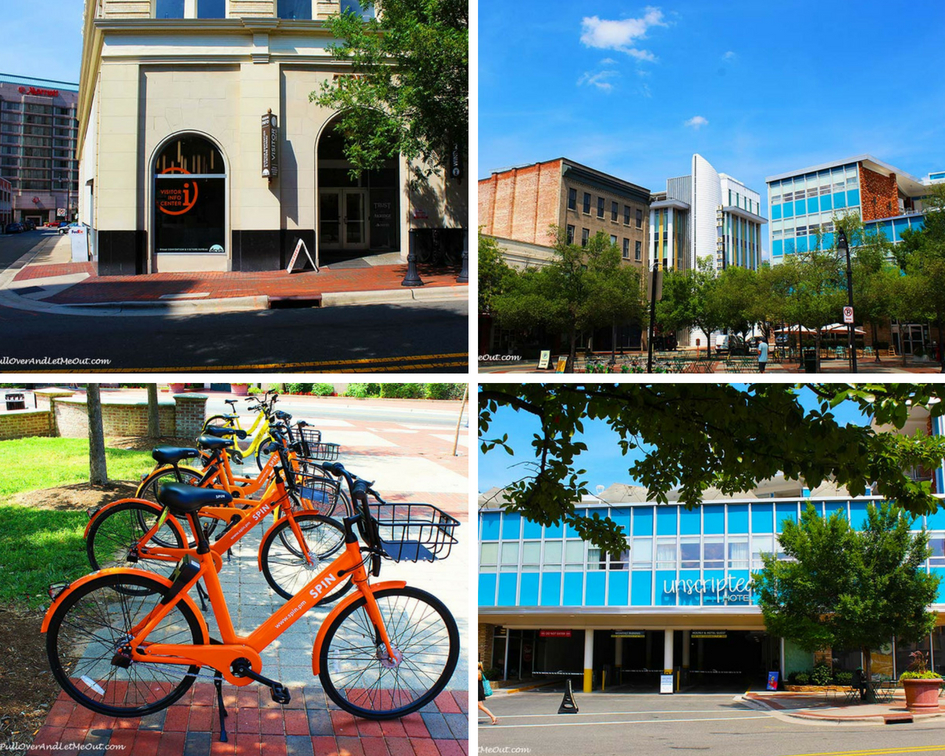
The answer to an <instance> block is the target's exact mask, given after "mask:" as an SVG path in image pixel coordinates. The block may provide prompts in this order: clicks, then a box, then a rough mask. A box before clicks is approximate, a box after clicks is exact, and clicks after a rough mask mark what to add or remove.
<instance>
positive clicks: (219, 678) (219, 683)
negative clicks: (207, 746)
mask: <svg viewBox="0 0 945 756" xmlns="http://www.w3.org/2000/svg"><path fill="white" fill-rule="evenodd" d="M213 686H214V687H215V688H216V689H217V707H218V708H219V709H220V742H221V743H226V742H227V737H226V724H224V722H223V720H224V719H225V718H226V717H228V716H230V715H229V714H227V713H226V707H225V706H224V705H223V673H222V672H220V670H217V671H216V672H214V673H213Z"/></svg>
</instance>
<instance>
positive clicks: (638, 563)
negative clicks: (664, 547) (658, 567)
mask: <svg viewBox="0 0 945 756" xmlns="http://www.w3.org/2000/svg"><path fill="white" fill-rule="evenodd" d="M630 559H631V564H632V565H633V569H635V570H649V569H650V568H651V567H652V566H653V539H652V538H634V539H633V548H631V549H630Z"/></svg>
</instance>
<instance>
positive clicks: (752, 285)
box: [708, 266, 758, 334]
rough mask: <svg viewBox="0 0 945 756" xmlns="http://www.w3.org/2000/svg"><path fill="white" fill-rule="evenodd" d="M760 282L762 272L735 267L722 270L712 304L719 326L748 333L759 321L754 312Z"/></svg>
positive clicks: (710, 294) (711, 293)
mask: <svg viewBox="0 0 945 756" xmlns="http://www.w3.org/2000/svg"><path fill="white" fill-rule="evenodd" d="M757 284H758V274H757V273H756V272H755V271H753V270H751V269H749V268H742V267H740V266H731V267H729V268H726V269H725V270H722V271H720V272H719V274H718V276H717V277H716V281H715V285H714V286H713V287H712V288H711V289H710V292H709V303H708V306H709V308H710V309H711V310H712V311H713V312H714V313H715V317H716V319H717V321H718V323H719V328H723V329H727V330H729V331H732V332H734V333H740V334H746V333H748V331H749V330H750V329H751V327H752V326H753V325H754V324H755V323H756V322H758V321H757V319H756V316H755V314H754V303H755V301H756V300H757V299H758V290H757Z"/></svg>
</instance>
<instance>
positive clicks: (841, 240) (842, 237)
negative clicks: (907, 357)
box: [837, 228, 856, 373]
mask: <svg viewBox="0 0 945 756" xmlns="http://www.w3.org/2000/svg"><path fill="white" fill-rule="evenodd" d="M837 251H838V252H839V253H840V254H841V255H845V256H846V258H847V304H848V305H849V306H850V312H851V313H852V312H853V270H852V268H851V267H850V245H849V244H848V243H847V235H846V232H844V230H843V229H842V228H841V229H840V230H839V231H838V232H837ZM847 326H848V330H849V336H850V372H853V373H855V372H856V324H855V323H854V322H853V319H852V318H851V319H850V322H849V323H848V324H847Z"/></svg>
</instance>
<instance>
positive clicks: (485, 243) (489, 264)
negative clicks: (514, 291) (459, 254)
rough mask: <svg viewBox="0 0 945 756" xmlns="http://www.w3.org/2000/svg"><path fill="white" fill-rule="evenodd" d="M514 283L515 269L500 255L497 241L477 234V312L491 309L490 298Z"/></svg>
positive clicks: (500, 251) (500, 250)
mask: <svg viewBox="0 0 945 756" xmlns="http://www.w3.org/2000/svg"><path fill="white" fill-rule="evenodd" d="M514 285H515V271H514V270H513V269H512V268H510V267H509V266H508V264H507V263H506V262H505V259H504V258H503V256H502V249H501V248H500V247H499V243H498V242H497V241H496V240H495V239H494V238H493V237H491V236H483V235H482V234H480V235H479V312H480V313H487V312H491V311H492V300H493V299H494V298H495V297H497V296H499V295H500V294H503V293H505V292H506V291H508V290H509V289H510V288H511V287H513V286H514Z"/></svg>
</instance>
